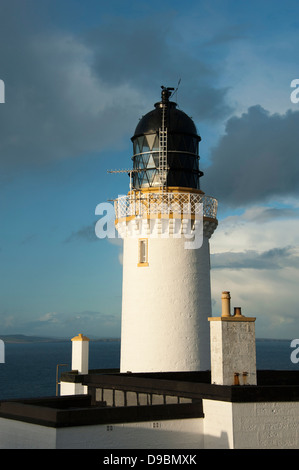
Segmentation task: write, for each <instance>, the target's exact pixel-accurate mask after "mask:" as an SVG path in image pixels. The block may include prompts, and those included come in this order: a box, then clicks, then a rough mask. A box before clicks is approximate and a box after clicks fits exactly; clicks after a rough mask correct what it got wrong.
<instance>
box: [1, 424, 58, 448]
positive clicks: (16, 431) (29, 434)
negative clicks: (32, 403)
mask: <svg viewBox="0 0 299 470" xmlns="http://www.w3.org/2000/svg"><path fill="white" fill-rule="evenodd" d="M55 448H56V430H55V429H54V428H49V427H45V426H39V425H36V424H30V423H24V422H22V421H16V420H13V419H5V418H0V449H55Z"/></svg>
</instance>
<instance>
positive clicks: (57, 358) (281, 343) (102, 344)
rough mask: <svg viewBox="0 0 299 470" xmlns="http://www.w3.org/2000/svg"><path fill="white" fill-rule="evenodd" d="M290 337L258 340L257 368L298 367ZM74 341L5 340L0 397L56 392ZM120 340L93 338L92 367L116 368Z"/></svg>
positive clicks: (35, 395)
mask: <svg viewBox="0 0 299 470" xmlns="http://www.w3.org/2000/svg"><path fill="white" fill-rule="evenodd" d="M292 351H294V348H292V347H291V340H270V339H266V340H261V339H257V340H256V361H257V368H258V369H263V370H273V369H276V370H299V363H298V364H295V363H293V362H292V361H291V352H292ZM71 355H72V344H71V341H61V342H57V341H53V342H51V341H49V342H29V343H5V357H4V361H5V362H4V363H0V400H7V399H21V398H36V397H48V396H55V395H56V377H57V365H58V364H59V367H58V371H59V374H58V380H59V377H60V373H61V372H63V371H64V370H65V371H67V370H70V369H71ZM119 364H120V341H118V340H114V341H90V343H89V368H90V369H117V368H119Z"/></svg>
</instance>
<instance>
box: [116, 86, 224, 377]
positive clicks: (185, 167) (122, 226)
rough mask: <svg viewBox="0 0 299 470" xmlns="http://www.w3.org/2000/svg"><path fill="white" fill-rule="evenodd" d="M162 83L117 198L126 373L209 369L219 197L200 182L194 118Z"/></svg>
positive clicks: (142, 121)
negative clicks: (212, 262)
mask: <svg viewBox="0 0 299 470" xmlns="http://www.w3.org/2000/svg"><path fill="white" fill-rule="evenodd" d="M172 92H173V89H172V88H166V87H162V92H161V100H160V101H159V102H157V103H156V104H155V105H154V109H153V110H152V111H150V112H148V113H147V114H145V115H144V116H143V117H142V118H141V119H140V121H139V123H138V125H137V127H136V129H135V133H134V135H133V137H132V139H131V140H132V143H133V156H132V162H133V164H132V170H130V171H128V173H129V175H130V187H129V191H128V194H126V195H124V196H119V197H118V198H117V199H116V200H115V214H116V219H115V224H116V229H117V230H118V232H119V234H120V236H121V237H122V238H123V285H122V320H121V362H120V371H121V372H172V371H174V372H177V371H201V370H207V369H209V368H210V330H209V321H208V318H209V317H210V316H211V313H212V312H211V288H210V249H209V239H210V237H211V235H212V234H213V232H214V230H215V228H216V227H217V223H218V222H217V218H216V217H217V200H216V199H215V198H213V197H210V196H207V195H205V193H204V192H203V191H202V190H201V188H200V178H201V177H202V176H203V172H202V171H201V170H200V169H199V142H200V140H201V137H200V136H199V134H198V132H197V129H196V126H195V124H194V122H193V120H192V119H191V118H190V117H189V116H188V115H187V114H186V113H184V112H183V111H182V110H180V109H178V107H177V104H176V103H175V102H174V101H172V100H171V97H172Z"/></svg>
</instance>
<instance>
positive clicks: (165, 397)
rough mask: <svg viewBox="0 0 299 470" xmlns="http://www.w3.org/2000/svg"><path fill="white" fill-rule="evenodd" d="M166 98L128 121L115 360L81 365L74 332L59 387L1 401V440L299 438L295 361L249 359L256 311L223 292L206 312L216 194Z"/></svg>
mask: <svg viewBox="0 0 299 470" xmlns="http://www.w3.org/2000/svg"><path fill="white" fill-rule="evenodd" d="M168 98H169V89H163V94H162V102H161V103H158V104H157V105H156V107H155V110H154V111H153V112H151V113H148V115H146V116H145V117H144V118H143V119H142V120H141V121H140V123H139V125H138V126H137V128H136V131H135V135H134V137H133V138H132V140H133V144H134V156H133V168H134V172H133V173H132V172H131V176H132V178H131V185H130V191H129V193H128V195H127V196H123V197H120V198H118V199H117V200H116V201H115V206H116V225H117V228H118V230H119V231H120V233H121V234H122V236H123V237H124V263H123V266H124V268H123V269H124V271H123V306H122V338H121V339H122V346H121V370H120V371H119V370H115V371H108V370H103V371H98V370H96V371H93V370H89V367H88V360H89V340H88V338H87V337H86V336H84V335H82V334H79V335H78V336H76V337H75V338H73V339H72V370H71V371H68V372H64V373H63V374H62V375H61V380H60V396H57V397H52V398H51V397H46V398H40V399H27V400H5V401H2V402H0V448H1V449H8V448H11V449H16V448H22V449H24V448H25V449H29V448H30V449H37V448H43V449H78V448H80V449H103V450H108V449H114V450H116V449H122V450H123V449H134V450H137V449H145V450H146V449H150V450H151V451H150V452H151V454H153V452H154V450H155V449H167V450H169V449H189V450H190V449H193V450H194V455H196V450H198V449H298V448H299V431H298V429H299V426H298V424H299V373H298V372H297V371H259V370H257V369H256V352H255V320H256V319H255V318H253V317H250V316H245V315H244V314H242V313H241V308H240V307H235V308H234V311H233V313H231V304H230V302H231V296H230V292H227V291H225V292H223V293H222V312H221V314H219V316H215V317H213V316H211V295H210V260H209V238H210V236H211V234H212V233H213V231H214V229H215V228H216V226H217V219H216V210H217V201H215V200H214V199H213V198H210V197H207V196H206V195H205V194H204V193H203V192H202V191H201V190H200V188H199V178H200V176H201V172H200V170H199V169H198V154H197V144H198V142H199V140H200V138H199V136H198V135H197V133H196V130H195V127H194V125H193V123H192V121H191V120H190V118H188V116H186V115H184V113H183V114H182V112H179V113H178V112H177V110H176V107H175V106H174V105H172V104H170V102H169V101H168ZM164 105H165V106H164ZM166 124H167V126H168V127H167V126H166ZM165 139H166V140H165ZM182 208H184V210H182ZM201 211H202V215H203V217H202V219H201ZM201 222H202V223H201ZM188 226H189V232H187V233H188V235H189V236H190V237H191V238H188V239H187V238H186V236H185V235H186V231H184V230H185V228H186V227H188ZM198 227H199V228H200V229H201V231H200V230H197V229H198ZM200 234H201V235H202V243H200V244H199V246H198V247H196V248H194V246H193V249H190V246H189V247H188V248H186V243H191V244H192V243H195V242H198V240H200V241H201V238H200V237H201V235H200ZM192 237H193V238H192ZM109 455H111V454H109ZM161 455H162V452H161ZM145 458H147V457H146V455H145ZM151 463H153V462H151ZM196 463H199V460H198V461H197V462H196Z"/></svg>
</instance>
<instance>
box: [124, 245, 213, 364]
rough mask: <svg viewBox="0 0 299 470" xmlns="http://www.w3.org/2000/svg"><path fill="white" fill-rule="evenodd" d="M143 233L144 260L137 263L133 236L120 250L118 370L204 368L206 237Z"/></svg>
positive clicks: (207, 294) (207, 281) (207, 340)
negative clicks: (192, 243) (195, 240)
mask: <svg viewBox="0 0 299 470" xmlns="http://www.w3.org/2000/svg"><path fill="white" fill-rule="evenodd" d="M185 242H186V239H185V238H184V237H183V238H179V239H172V238H167V239H158V238H149V239H148V266H147V267H139V266H137V264H138V238H135V239H134V238H126V239H125V240H124V252H123V294H122V298H123V304H122V331H121V371H122V372H127V371H131V372H140V371H141V372H147V371H150V372H152V371H192V370H206V369H209V368H210V332H209V322H208V320H207V319H208V317H209V316H211V292H210V253H209V240H208V239H207V238H206V237H204V240H203V245H202V247H201V248H199V249H192V250H190V249H186V248H185Z"/></svg>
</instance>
